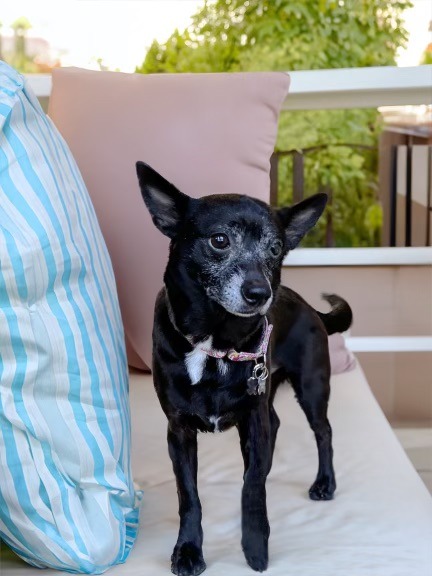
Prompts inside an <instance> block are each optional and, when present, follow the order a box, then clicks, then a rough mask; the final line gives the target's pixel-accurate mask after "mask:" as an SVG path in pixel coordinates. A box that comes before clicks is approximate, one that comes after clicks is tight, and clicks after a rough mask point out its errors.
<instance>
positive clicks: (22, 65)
mask: <svg viewBox="0 0 432 576" xmlns="http://www.w3.org/2000/svg"><path fill="white" fill-rule="evenodd" d="M31 27H32V26H31V24H30V22H29V21H28V20H27V18H26V17H25V16H21V17H20V18H17V19H16V20H15V22H14V23H13V24H12V25H11V28H12V29H13V31H14V53H13V56H12V59H11V64H12V66H13V67H14V68H16V69H17V70H19V71H20V72H33V71H34V66H33V64H32V60H31V58H29V56H28V55H27V50H26V36H27V31H28V30H30V28H31Z"/></svg>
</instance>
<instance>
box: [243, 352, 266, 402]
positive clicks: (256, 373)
mask: <svg viewBox="0 0 432 576" xmlns="http://www.w3.org/2000/svg"><path fill="white" fill-rule="evenodd" d="M268 375H269V373H268V370H267V366H266V364H265V357H264V362H257V363H256V364H255V366H254V369H253V372H252V376H251V377H250V378H248V381H247V392H248V394H249V395H250V396H253V395H255V394H264V393H265V389H266V381H267V378H268Z"/></svg>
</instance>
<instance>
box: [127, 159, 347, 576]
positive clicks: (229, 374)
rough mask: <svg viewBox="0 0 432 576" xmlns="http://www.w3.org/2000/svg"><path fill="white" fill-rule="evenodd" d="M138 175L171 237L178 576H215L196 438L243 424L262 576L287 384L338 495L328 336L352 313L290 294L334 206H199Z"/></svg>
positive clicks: (156, 218)
mask: <svg viewBox="0 0 432 576" xmlns="http://www.w3.org/2000/svg"><path fill="white" fill-rule="evenodd" d="M137 173H138V179H139V183H140V187H141V192H142V195H143V198H144V201H145V203H146V205H147V208H148V210H149V211H150V214H151V216H152V218H153V222H154V224H155V226H157V228H158V229H159V230H160V231H161V232H162V233H163V234H165V235H166V236H169V237H170V238H171V244H170V252H169V261H168V265H167V268H166V271H165V276H164V281H165V287H164V288H163V289H162V290H161V291H160V293H159V295H158V298H157V302H156V308H155V318H154V327H153V376H154V383H155V388H156V391H157V394H158V397H159V400H160V403H161V406H162V409H163V410H164V412H165V414H166V416H167V418H168V448H169V454H170V457H171V460H172V463H173V468H174V473H175V476H176V481H177V490H178V497H179V515H180V530H179V536H178V540H177V544H176V546H175V548H174V552H173V554H172V558H171V562H172V563H171V570H172V572H173V573H174V574H178V575H179V576H186V575H187V576H190V575H196V574H200V573H201V572H202V571H203V570H204V569H205V562H204V559H203V555H202V542H203V531H202V527H201V504H200V501H199V497H198V491H197V431H202V432H215V431H223V430H226V429H227V428H230V427H231V426H237V428H238V431H239V435H240V444H241V450H242V454H243V459H244V486H243V492H242V546H243V551H244V554H245V557H246V560H247V562H248V563H249V565H250V566H251V567H252V568H253V569H254V570H257V571H263V570H265V569H266V568H267V564H268V538H269V533H270V527H269V523H268V519H267V509H266V491H265V483H266V477H267V475H268V473H269V471H270V468H271V465H272V456H273V450H274V446H275V441H276V433H277V430H278V427H279V418H278V416H277V414H276V412H275V409H274V406H273V400H274V397H275V394H276V391H277V388H278V386H279V384H280V383H281V382H283V381H284V380H289V382H290V383H291V384H292V386H293V388H294V391H295V394H296V396H297V399H298V401H299V403H300V405H301V407H302V408H303V410H304V412H305V414H306V417H307V419H308V421H309V424H310V426H311V428H312V430H313V431H314V433H315V437H316V442H317V446H318V457H319V466H318V475H317V478H316V480H315V482H314V483H313V485H312V487H311V488H310V490H309V495H310V498H312V499H313V500H329V499H331V498H332V497H333V493H334V491H335V488H336V482H335V476H334V471H333V464H332V457H333V450H332V432H331V428H330V424H329V422H328V420H327V403H328V399H329V393H330V387H329V378H330V363H329V353H328V340H327V334H330V333H333V332H336V331H344V330H346V329H347V328H348V327H349V326H350V324H351V319H352V314H351V309H350V308H349V306H348V304H347V303H346V302H345V301H344V300H342V299H341V298H339V297H337V296H334V295H333V296H326V297H325V298H326V299H327V300H328V301H329V303H330V304H331V305H332V311H331V312H329V313H328V314H322V313H319V312H316V311H315V310H314V309H313V308H311V307H310V306H309V305H308V304H307V303H306V302H305V301H304V300H303V299H302V298H301V297H300V296H299V295H298V294H296V293H295V292H293V291H292V290H290V289H288V288H285V287H283V286H280V274H281V266H282V260H283V258H284V256H285V255H286V253H287V252H288V251H289V250H291V249H293V248H295V247H296V246H297V244H298V243H299V242H300V240H301V238H302V237H303V236H304V234H305V233H306V232H307V231H308V230H309V229H310V228H311V227H312V226H314V224H315V223H316V222H317V220H318V218H319V217H320V215H321V213H322V212H323V210H324V208H325V205H326V201H327V197H326V195H325V194H317V195H315V196H312V197H311V198H308V199H307V200H304V201H303V202H301V203H299V204H297V205H295V206H293V207H291V208H282V209H280V210H274V209H272V208H270V207H269V206H267V205H266V204H265V203H264V202H260V201H258V200H254V199H252V198H249V197H247V196H242V195H215V196H207V197H204V198H201V199H193V198H190V197H189V196H187V195H186V194H183V193H182V192H180V191H179V190H177V189H176V188H175V187H174V186H173V185H172V184H170V183H169V182H167V180H165V179H164V178H163V177H162V176H160V175H159V174H158V173H157V172H155V171H154V170H153V169H152V168H150V167H149V166H148V165H146V164H144V163H142V162H138V163H137ZM272 327H273V331H272V334H271V354H270V355H271V367H272V375H271V378H269V379H267V376H268V370H267V366H268V365H267V362H266V353H267V342H268V340H269V336H270V332H271V328H272ZM267 354H269V352H268V353H267Z"/></svg>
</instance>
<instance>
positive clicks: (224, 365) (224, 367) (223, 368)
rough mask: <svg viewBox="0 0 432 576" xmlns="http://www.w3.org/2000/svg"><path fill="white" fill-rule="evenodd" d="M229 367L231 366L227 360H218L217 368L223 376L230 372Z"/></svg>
mask: <svg viewBox="0 0 432 576" xmlns="http://www.w3.org/2000/svg"><path fill="white" fill-rule="evenodd" d="M228 367H229V366H228V361H227V360H223V359H222V358H219V359H218V361H217V368H218V371H219V374H220V375H221V376H225V374H226V373H227V372H228Z"/></svg>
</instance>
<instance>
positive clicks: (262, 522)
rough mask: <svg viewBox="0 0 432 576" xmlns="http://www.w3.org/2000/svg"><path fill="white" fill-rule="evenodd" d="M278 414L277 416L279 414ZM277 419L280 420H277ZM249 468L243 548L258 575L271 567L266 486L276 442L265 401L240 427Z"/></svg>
mask: <svg viewBox="0 0 432 576" xmlns="http://www.w3.org/2000/svg"><path fill="white" fill-rule="evenodd" d="M275 414H276V413H275ZM276 418H277V416H276ZM237 427H238V430H239V435H240V445H241V448H242V454H243V459H244V464H245V472H244V476H243V478H244V484H243V491H242V548H243V552H244V555H245V558H246V561H247V563H248V564H249V566H250V567H251V568H253V569H254V570H256V571H258V572H262V571H264V570H266V568H267V565H268V539H269V535H270V526H269V523H268V518H267V503H266V489H265V483H266V478H267V475H268V473H269V472H270V468H271V460H272V444H273V446H274V440H275V438H276V432H274V439H273V438H272V429H271V424H270V415H269V410H268V405H267V403H266V402H265V401H263V402H262V403H261V404H260V405H259V406H258V407H257V408H255V409H253V410H252V411H251V412H250V413H248V414H247V415H245V416H244V418H243V419H242V420H241V421H240V422H239V423H238V425H237Z"/></svg>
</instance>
